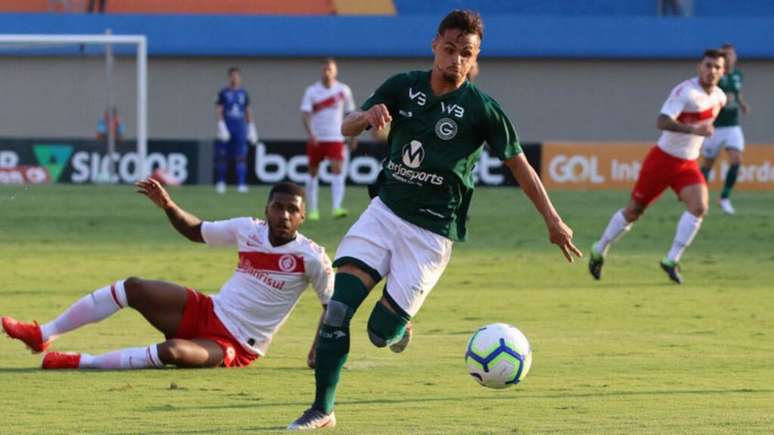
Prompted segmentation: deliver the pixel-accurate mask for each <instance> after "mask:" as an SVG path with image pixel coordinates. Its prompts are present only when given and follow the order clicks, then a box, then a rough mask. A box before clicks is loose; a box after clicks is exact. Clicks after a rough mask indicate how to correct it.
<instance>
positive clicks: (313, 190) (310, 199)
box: [306, 175, 320, 211]
mask: <svg viewBox="0 0 774 435" xmlns="http://www.w3.org/2000/svg"><path fill="white" fill-rule="evenodd" d="M319 185H320V181H319V177H312V176H311V175H307V177H306V205H307V207H306V209H307V210H310V211H317V190H318V188H319Z"/></svg>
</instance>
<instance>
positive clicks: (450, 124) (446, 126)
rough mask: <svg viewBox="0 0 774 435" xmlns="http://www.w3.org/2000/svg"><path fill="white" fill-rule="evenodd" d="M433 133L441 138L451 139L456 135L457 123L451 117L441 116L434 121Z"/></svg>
mask: <svg viewBox="0 0 774 435" xmlns="http://www.w3.org/2000/svg"><path fill="white" fill-rule="evenodd" d="M435 134H436V135H437V136H438V137H439V138H441V139H443V140H452V139H454V136H457V123H456V122H454V120H453V119H451V118H441V119H439V120H438V122H436V123H435Z"/></svg>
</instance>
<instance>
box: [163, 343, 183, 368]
mask: <svg viewBox="0 0 774 435" xmlns="http://www.w3.org/2000/svg"><path fill="white" fill-rule="evenodd" d="M157 349H158V352H159V358H160V359H161V362H163V363H164V364H172V365H179V364H181V363H182V362H183V361H184V360H185V357H186V351H185V346H184V342H183V340H180V339H177V338H171V339H169V340H167V341H165V342H163V343H160V344H159V345H158V347H157Z"/></svg>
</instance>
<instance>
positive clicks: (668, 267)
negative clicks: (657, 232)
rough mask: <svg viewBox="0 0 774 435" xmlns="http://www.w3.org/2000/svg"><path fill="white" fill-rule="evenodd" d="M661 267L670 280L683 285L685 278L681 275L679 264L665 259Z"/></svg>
mask: <svg viewBox="0 0 774 435" xmlns="http://www.w3.org/2000/svg"><path fill="white" fill-rule="evenodd" d="M659 265H661V269H663V270H664V272H666V274H667V275H668V276H669V279H671V280H672V281H674V282H676V283H678V284H682V283H683V277H682V275H680V265H679V264H677V262H674V261H670V260H667V259H666V258H664V259H662V260H661V261H660V262H659Z"/></svg>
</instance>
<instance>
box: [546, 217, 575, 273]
mask: <svg viewBox="0 0 774 435" xmlns="http://www.w3.org/2000/svg"><path fill="white" fill-rule="evenodd" d="M572 234H573V233H572V228H570V227H569V226H567V224H565V223H564V222H563V221H562V220H561V219H559V220H556V221H551V222H549V223H548V238H549V239H550V240H551V243H553V244H554V245H557V246H559V249H561V250H562V254H564V258H566V259H567V261H569V262H570V263H572V262H573V261H575V258H574V257H573V255H575V256H576V257H579V258H580V257H583V253H582V252H581V251H580V249H578V248H576V247H575V245H573V244H572Z"/></svg>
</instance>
